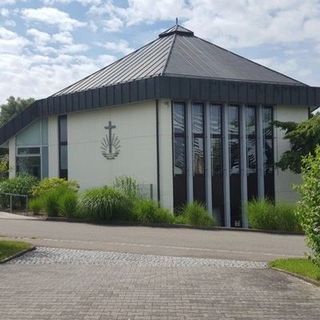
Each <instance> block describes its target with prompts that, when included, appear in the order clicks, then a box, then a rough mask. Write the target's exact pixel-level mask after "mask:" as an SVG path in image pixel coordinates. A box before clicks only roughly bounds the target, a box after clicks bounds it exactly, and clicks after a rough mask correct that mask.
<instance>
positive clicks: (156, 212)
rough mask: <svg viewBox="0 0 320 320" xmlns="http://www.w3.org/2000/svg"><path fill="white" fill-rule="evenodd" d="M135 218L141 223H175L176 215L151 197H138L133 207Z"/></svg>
mask: <svg viewBox="0 0 320 320" xmlns="http://www.w3.org/2000/svg"><path fill="white" fill-rule="evenodd" d="M133 219H134V220H135V221H138V222H140V223H145V224H148V223H173V222H174V216H173V215H172V214H171V212H170V211H169V210H167V209H164V208H160V207H159V205H158V203H157V202H155V201H153V200H149V199H138V200H136V201H135V203H134V207H133Z"/></svg>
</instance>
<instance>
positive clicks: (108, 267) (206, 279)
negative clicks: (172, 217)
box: [0, 248, 320, 320]
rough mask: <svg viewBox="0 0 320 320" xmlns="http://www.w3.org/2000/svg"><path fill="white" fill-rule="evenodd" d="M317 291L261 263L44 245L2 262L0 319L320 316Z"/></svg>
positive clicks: (0, 268) (291, 319)
mask: <svg viewBox="0 0 320 320" xmlns="http://www.w3.org/2000/svg"><path fill="white" fill-rule="evenodd" d="M319 314H320V289H319V288H317V287H315V286H312V285H309V284H306V283H304V282H303V281H300V280H298V279H295V278H292V277H290V276H287V275H284V274H281V273H278V272H275V271H272V270H269V269H265V264H264V263H261V262H260V263H256V262H254V261H250V262H245V261H240V262H239V261H235V260H218V259H199V258H183V257H172V256H171V257H169V256H161V257H160V256H155V255H151V256H148V255H141V254H126V253H115V252H100V251H83V250H65V249H50V248H48V249H46V248H40V249H39V250H37V251H34V252H31V253H28V254H27V255H25V256H23V257H21V258H19V259H17V260H15V261H13V262H12V263H9V264H4V265H0V319H5V320H10V319H15V320H18V319H19V320H21V319H39V320H40V319H41V320H45V319H68V320H69V319H77V320H82V319H88V320H89V319H108V320H109V319H290V320H293V319H299V320H300V319H308V320H309V319H310V320H312V319H317V320H318V319H319Z"/></svg>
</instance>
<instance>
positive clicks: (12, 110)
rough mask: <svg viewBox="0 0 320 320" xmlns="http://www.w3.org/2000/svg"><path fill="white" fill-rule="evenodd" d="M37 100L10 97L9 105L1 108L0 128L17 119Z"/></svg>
mask: <svg viewBox="0 0 320 320" xmlns="http://www.w3.org/2000/svg"><path fill="white" fill-rule="evenodd" d="M34 101H35V100H34V99H33V98H29V99H21V98H15V97H12V96H11V97H9V98H8V99H7V103H5V104H3V105H1V106H0V127H1V126H3V125H4V124H5V123H6V122H8V121H9V120H10V119H11V118H13V117H15V116H16V115H17V114H19V113H20V112H21V111H22V110H24V109H26V108H27V107H29V106H30V105H31V104H32V103H33V102H34Z"/></svg>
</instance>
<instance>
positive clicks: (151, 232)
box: [0, 214, 307, 261]
mask: <svg viewBox="0 0 320 320" xmlns="http://www.w3.org/2000/svg"><path fill="white" fill-rule="evenodd" d="M14 218H15V219H11V218H10V215H9V216H8V215H7V216H6V217H4V215H2V216H1V214H0V236H2V237H8V238H23V239H25V240H26V241H29V242H31V243H33V244H35V245H38V246H46V247H56V248H73V249H85V250H101V251H117V252H128V253H139V254H156V255H164V256H165V255H167V256H184V257H198V258H216V259H238V260H239V259H240V260H251V261H269V260H272V259H275V258H278V257H294V256H303V255H304V254H305V253H306V252H307V247H306V245H305V242H304V237H303V236H301V235H278V234H267V233H255V232H242V231H224V230H223V231H221V230H219V231H206V230H195V229H182V228H151V227H128V226H102V225H93V224H85V223H68V222H53V221H40V220H32V219H22V218H20V219H16V217H14Z"/></svg>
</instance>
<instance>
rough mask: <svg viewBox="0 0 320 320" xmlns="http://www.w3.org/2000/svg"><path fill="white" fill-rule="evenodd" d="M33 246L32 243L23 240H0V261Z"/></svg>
mask: <svg viewBox="0 0 320 320" xmlns="http://www.w3.org/2000/svg"><path fill="white" fill-rule="evenodd" d="M31 247H32V245H31V244H30V243H26V242H22V241H7V240H0V262H1V261H3V260H5V259H7V258H9V257H12V256H13V255H16V254H18V253H20V252H22V251H24V250H27V249H30V248H31Z"/></svg>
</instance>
